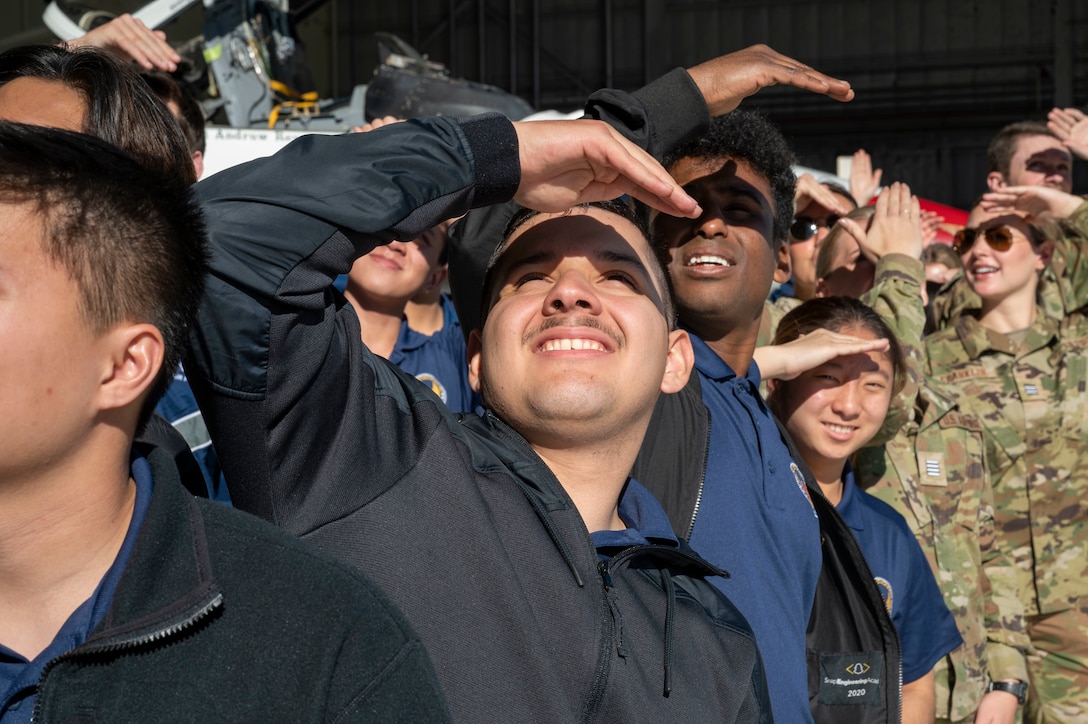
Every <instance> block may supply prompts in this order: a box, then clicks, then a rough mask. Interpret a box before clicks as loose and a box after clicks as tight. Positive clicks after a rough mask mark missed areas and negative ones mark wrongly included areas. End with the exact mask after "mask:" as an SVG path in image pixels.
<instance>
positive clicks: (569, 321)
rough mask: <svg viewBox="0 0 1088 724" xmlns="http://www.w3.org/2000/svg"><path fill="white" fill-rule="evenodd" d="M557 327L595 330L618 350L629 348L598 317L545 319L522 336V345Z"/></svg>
mask: <svg viewBox="0 0 1088 724" xmlns="http://www.w3.org/2000/svg"><path fill="white" fill-rule="evenodd" d="M556 327H584V328H589V329H594V330H596V331H598V332H601V333H602V334H604V335H605V336H606V337H608V338H609V339H610V340H612V342H613V344H614V345H615V348H616V349H622V348H624V347H626V346H627V343H626V342H625V340H624V339H623V338H622V337H621V336H620V335H619V334H618V333H617V332H615V331H614V330H612V329H610V328H608V327H606V326H605V325H603V324H602V323H601V322H600V320H598V319H597V318H596V317H589V316H582V317H574V318H571V317H564V318H560V317H549V318H548V319H545V320H544V321H543V322H542V323H541V324H539V325H538V326H536V327H534V328H533V329H530V330H529V331H527V332H526V333H525V334H523V335H522V336H521V343H522V344H529V343H530V342H531V341H532V340H533V338H534V337H536V336H537V335H538V334H541V333H543V332H547V331H548V330H549V329H555V328H556Z"/></svg>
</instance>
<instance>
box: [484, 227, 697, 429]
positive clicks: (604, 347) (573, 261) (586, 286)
mask: <svg viewBox="0 0 1088 724" xmlns="http://www.w3.org/2000/svg"><path fill="white" fill-rule="evenodd" d="M651 255H652V251H651V249H650V247H649V244H648V242H647V241H646V239H645V238H644V237H643V235H642V233H641V232H640V231H639V230H638V229H637V228H636V227H635V226H633V225H632V224H631V223H630V222H628V221H627V220H626V219H623V218H621V217H619V216H616V215H615V214H612V213H610V212H607V211H604V210H602V209H596V208H578V209H574V210H573V211H571V212H570V213H569V214H568V215H557V214H544V215H540V216H536V217H534V218H532V219H530V220H529V221H528V222H527V223H526V224H525V225H523V226H522V227H520V228H519V229H518V230H516V231H515V232H514V234H513V236H512V237H511V241H510V242H509V244H508V246H507V249H506V251H505V252H504V253H503V256H502V258H501V260H500V261H499V262H498V265H497V266H496V268H495V270H494V272H493V274H494V278H495V284H494V292H493V294H492V299H493V300H494V301H493V304H492V307H491V309H490V312H489V313H488V315H487V319H486V321H485V323H484V327H483V330H482V332H481V333H477V332H474V333H473V336H472V338H471V340H470V343H469V375H470V382H471V383H472V385H473V388H474V389H477V390H478V391H480V392H481V394H482V396H483V400H484V403H485V404H486V405H488V406H489V407H491V408H492V409H494V410H495V411H496V412H497V413H498V415H499V416H500V417H501V418H502V419H504V420H505V421H506V422H507V423H508V424H510V425H511V426H512V427H514V429H516V430H518V431H519V432H520V433H521V434H522V435H524V436H525V437H526V439H527V440H529V442H530V443H533V444H537V443H541V444H547V445H551V446H557V445H570V444H574V443H578V442H582V441H583V440H585V439H586V437H587V436H588V435H601V436H602V437H605V436H608V435H611V434H614V433H613V431H614V430H617V429H622V428H630V427H632V426H633V425H635V424H636V423H637V422H639V421H640V420H644V421H646V422H648V420H649V415H650V413H651V412H652V410H653V406H654V403H655V401H656V399H657V396H658V394H659V392H661V391H666V392H673V391H676V390H677V389H679V388H680V387H682V386H683V384H684V382H686V381H687V375H686V373H685V374H684V375H683V379H682V380H680V381H679V382H678V385H679V386H676V384H677V383H676V381H670V378H669V359H668V358H669V350H670V347H671V345H672V343H673V342H674V341H676V340H682V342H683V343H684V344H688V348H687V349H688V350H689V351H690V343H689V342H688V341H687V336H686V334H685V333H684V332H679V331H677V332H672V333H670V332H669V329H668V324H667V322H666V319H665V315H664V313H663V312H662V309H663V306H662V294H663V291H662V289H660V288H659V287H658V286H657V284H656V283H655V282H654V278H653V276H652V274H651V273H650V265H652V264H654V263H656V262H655V260H654V259H653V257H652V256H651ZM590 428H591V429H590ZM643 432H644V429H643V430H641V431H640V432H639V434H640V435H641V434H642V433H643Z"/></svg>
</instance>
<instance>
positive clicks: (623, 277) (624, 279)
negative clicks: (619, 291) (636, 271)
mask: <svg viewBox="0 0 1088 724" xmlns="http://www.w3.org/2000/svg"><path fill="white" fill-rule="evenodd" d="M602 276H603V278H604V279H605V280H606V281H610V282H612V281H615V282H621V283H623V284H626V285H627V286H629V287H631V288H632V289H638V288H639V286H638V282H637V281H636V280H635V278H634V277H633V276H631V275H630V274H628V273H627V272H623V271H618V270H617V271H610V272H606V273H605V274H603V275H602Z"/></svg>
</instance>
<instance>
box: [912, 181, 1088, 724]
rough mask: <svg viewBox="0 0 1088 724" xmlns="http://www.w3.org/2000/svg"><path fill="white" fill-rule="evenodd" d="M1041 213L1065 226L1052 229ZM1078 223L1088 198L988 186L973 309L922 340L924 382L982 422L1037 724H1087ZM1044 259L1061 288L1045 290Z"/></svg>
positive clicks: (969, 247) (1083, 281)
mask: <svg viewBox="0 0 1088 724" xmlns="http://www.w3.org/2000/svg"><path fill="white" fill-rule="evenodd" d="M1044 215H1049V216H1051V217H1054V218H1068V219H1069V221H1070V222H1072V223H1071V224H1069V225H1068V228H1067V229H1066V230H1065V231H1064V232H1062V233H1047V232H1046V231H1044V229H1043V227H1042V226H1041V225H1040V223H1039V219H1040V218H1042V217H1043V216H1044ZM1086 219H1088V204H1083V203H1082V200H1081V199H1079V198H1077V197H1075V196H1071V195H1069V194H1065V193H1063V192H1061V191H1057V190H1055V189H1046V188H1031V189H1029V188H1027V187H1010V188H1006V189H1003V190H1002V191H1000V192H996V193H992V194H987V195H986V196H985V197H984V199H983V203H982V204H980V205H979V206H977V207H976V208H975V209H974V210H972V212H971V215H970V217H969V218H968V224H967V228H966V229H964V231H963V232H961V233H960V234H959V235H957V243H956V248H957V250H958V251H959V253H960V254H961V256H962V258H963V262H964V267H965V276H966V278H967V280H968V282H969V283H970V284H971V286H972V288H973V289H974V291H975V293H976V294H978V296H979V298H980V299H981V302H982V304H981V307H980V309H979V310H977V311H975V312H969V313H965V314H964V315H963V316H961V317H960V318H959V319H958V320H957V321H956V323H955V324H954V325H953V326H951V327H949V328H948V329H945V330H943V331H941V332H938V333H937V334H934V335H931V336H930V337H929V338H927V339H926V343H925V346H926V357H927V360H928V373H929V376H930V377H931V378H932V379H933V380H934V381H935V382H936V383H939V384H940V385H942V386H943V387H942V389H943V390H945V391H947V393H948V395H949V396H950V397H951V398H952V400H954V401H955V402H956V403H958V404H959V405H960V407H961V409H962V410H964V411H966V412H971V413H973V414H974V416H975V417H976V418H977V419H978V421H979V422H980V423H981V431H982V438H983V441H984V445H985V458H986V461H987V463H988V464H989V470H990V473H991V475H992V479H993V490H994V522H995V529H996V536H997V546H998V548H999V549H1000V550H1001V551H1002V552H1004V553H1005V554H1007V555H1008V556H1009V557H1010V558H1011V559H1012V562H1013V564H1014V565H1015V571H1016V576H1017V586H1016V588H1017V591H1018V594H1019V598H1020V601H1021V603H1022V605H1023V608H1024V612H1025V614H1026V617H1027V618H1026V621H1027V629H1028V634H1029V636H1030V638H1031V643H1032V645H1033V646H1034V650H1033V652H1032V653H1031V654H1030V656H1029V657H1028V679H1029V683H1030V692H1029V695H1028V702H1027V709H1026V712H1025V714H1026V719H1027V720H1028V721H1031V722H1043V721H1047V722H1052V721H1053V722H1084V721H1088V464H1086V463H1088V455H1086V454H1088V361H1086V353H1088V319H1086V318H1085V315H1084V309H1085V304H1086V302H1088V260H1086V259H1085V258H1084V256H1085V255H1084V254H1083V249H1084V243H1085V242H1084V234H1083V231H1082V230H1083V228H1084V227H1085V225H1086V224H1085V221H1086ZM1078 226H1079V227H1080V229H1081V231H1078ZM1052 256H1053V279H1055V280H1056V285H1057V289H1046V290H1044V289H1041V287H1040V273H1041V272H1042V271H1043V270H1044V269H1045V268H1046V266H1047V264H1048V263H1050V262H1051V257H1052ZM1042 299H1047V300H1060V301H1059V303H1058V304H1055V303H1053V302H1052V301H1051V303H1048V304H1046V305H1043V304H1042V303H1041V302H1040V300H1042ZM991 670H992V666H991ZM998 686H1000V683H999V684H998ZM1007 690H1009V691H1010V693H1020V692H1018V691H1016V690H1015V689H1014V688H1012V687H1009V688H1008V689H1007Z"/></svg>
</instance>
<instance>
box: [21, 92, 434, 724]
mask: <svg viewBox="0 0 1088 724" xmlns="http://www.w3.org/2000/svg"><path fill="white" fill-rule="evenodd" d="M134 82H135V83H139V82H140V81H139V79H138V78H137V79H135V81H134ZM14 83H18V81H15V82H14ZM14 83H13V84H9V85H7V86H4V87H3V88H0V117H4V116H11V115H18V109H17V108H16V105H12V104H9V103H8V101H10V100H11V97H10V96H9V95H7V92H9V91H11V90H15V91H18V92H19V93H21V92H23V91H26V92H28V93H31V94H32V95H33V94H34V90H35V87H34V86H33V85H31V86H27V85H14ZM37 90H38V91H50V92H52V93H53V95H52V96H50V95H48V94H46V96H45V97H41V96H39V97H40V98H41V100H42V101H43V102H42V104H41V105H39V106H38V107H37V111H38V112H39V113H44V114H46V115H39V117H38V119H37V120H39V121H42V122H51V123H53V124H55V125H64V124H71V123H78V122H79V120H80V119H81V118H82V115H83V112H84V109H83V106H82V104H81V103H80V101H79V99H78V96H71V95H67V94H66V93H65V92H64V91H65V88H64V86H63V85H62V84H60V83H56V84H54V85H53V86H48V85H46V86H45V87H42V86H38V87H37ZM152 102H153V101H152ZM149 107H150V106H149ZM61 108H64V109H67V112H65V113H57V114H53V115H52V116H49V115H48V114H49V113H51V112H53V111H57V110H59V109H61ZM152 110H154V109H152ZM163 112H164V113H165V110H164V111H163ZM152 117H154V114H152ZM163 118H165V119H167V120H166V124H164V125H163V126H162V128H164V129H166V132H167V134H168V135H169V132H170V128H171V127H170V126H169V125H168V124H169V123H170V121H169V120H168V116H165V115H164V116H163ZM204 271H205V260H204V238H203V225H202V223H201V219H200V214H199V212H198V210H197V208H196V206H195V204H194V203H193V202H192V201H191V199H190V196H189V191H188V188H187V185H186V183H185V181H184V180H182V179H180V178H176V177H166V176H163V175H161V174H156V173H154V172H152V171H150V170H147V169H145V168H142V167H141V166H139V165H137V164H136V163H135V162H133V161H132V160H131V159H129V158H128V157H126V156H125V155H123V154H122V153H121V152H120V151H118V150H117V149H115V148H114V147H113V146H111V145H109V144H107V143H105V142H102V141H99V140H98V139H95V138H91V137H89V136H84V135H81V134H76V133H71V132H67V131H60V130H52V129H45V128H41V127H35V126H23V125H18V124H11V123H7V122H0V338H2V339H3V340H4V344H3V347H2V349H0V398H2V399H3V400H4V402H5V418H4V420H5V421H4V422H3V423H0V511H3V514H2V515H0V721H3V722H5V724H7V723H8V722H26V721H30V720H31V718H32V716H33V719H34V721H42V722H48V721H72V720H88V721H173V720H177V721H195V720H198V719H211V720H216V721H274V720H282V719H284V718H290V719H291V720H292V721H314V722H317V721H333V720H336V721H361V720H364V719H367V720H371V719H372V720H393V719H402V720H408V719H414V720H419V721H433V720H442V719H445V718H446V717H447V716H448V714H447V713H446V709H445V704H444V701H443V697H442V694H441V691H440V689H439V686H438V682H437V681H436V679H435V676H434V672H433V669H432V668H431V665H430V662H429V659H428V657H427V654H426V651H425V649H424V648H423V646H422V644H421V643H420V641H419V639H418V638H417V637H416V635H415V634H414V633H413V632H412V630H411V628H410V626H409V624H408V623H407V621H405V619H404V617H403V616H402V615H401V614H400V613H399V611H398V610H397V609H396V607H395V606H394V605H393V604H392V603H391V602H390V601H389V600H388V599H387V598H386V597H385V595H384V594H383V593H382V592H381V591H380V590H379V589H378V588H377V587H376V586H374V585H373V584H372V583H371V582H369V581H368V580H366V579H365V578H364V577H363V576H362V575H361V574H359V573H358V572H355V571H353V570H351V569H349V568H347V567H345V566H343V565H342V564H341V563H339V562H337V561H335V560H333V559H332V558H331V557H329V556H326V555H325V554H322V553H320V552H319V551H315V550H311V549H309V548H307V547H306V546H303V545H302V544H300V543H299V542H298V541H296V540H294V539H292V538H291V537H290V536H287V535H285V534H284V533H283V532H282V531H279V530H276V529H275V528H274V527H272V526H269V525H267V524H265V523H263V522H261V521H258V520H256V519H254V518H253V517H251V516H248V515H245V514H243V513H240V512H238V511H234V510H230V509H228V508H225V507H222V506H219V505H214V504H209V503H207V502H206V501H199V502H198V501H196V500H194V499H193V498H190V497H189V496H188V495H187V494H186V493H185V492H184V490H183V489H182V487H181V484H180V480H179V475H178V469H177V467H176V466H175V464H174V461H173V459H172V458H171V457H170V456H167V455H164V454H163V453H162V452H161V451H160V450H158V449H154V448H152V449H137V448H135V447H134V446H133V437H134V434H135V432H136V430H137V429H138V428H140V427H141V426H142V425H143V424H144V423H145V422H146V421H147V418H148V416H149V415H150V414H151V410H152V408H153V406H154V403H155V400H156V397H157V395H158V394H159V393H160V392H161V390H162V389H163V388H164V386H165V384H166V383H167V382H168V381H169V379H170V375H169V373H170V371H172V370H173V369H174V368H175V367H176V366H177V362H178V359H179V357H180V356H181V352H182V349H183V347H184V344H185V340H186V336H187V330H188V326H189V324H190V322H191V320H192V317H193V314H194V312H195V310H196V306H197V304H198V302H199V299H200V295H201V290H202V287H203V274H204Z"/></svg>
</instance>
